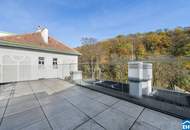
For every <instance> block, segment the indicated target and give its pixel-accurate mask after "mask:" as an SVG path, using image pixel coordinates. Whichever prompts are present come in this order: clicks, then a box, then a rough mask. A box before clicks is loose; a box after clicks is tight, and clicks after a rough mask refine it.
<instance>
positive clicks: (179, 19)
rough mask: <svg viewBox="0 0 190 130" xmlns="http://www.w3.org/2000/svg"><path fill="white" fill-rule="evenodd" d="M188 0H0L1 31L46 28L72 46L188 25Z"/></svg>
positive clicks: (189, 17) (17, 32)
mask: <svg viewBox="0 0 190 130" xmlns="http://www.w3.org/2000/svg"><path fill="white" fill-rule="evenodd" d="M189 5H190V0H0V31H4V32H12V33H16V34H20V33H30V32H34V31H36V28H37V26H39V25H40V26H42V27H46V28H48V30H49V35H51V36H53V37H54V38H56V39H58V40H60V41H63V42H65V43H66V44H67V45H70V46H71V47H78V46H80V45H81V38H82V37H94V38H96V39H98V40H99V41H100V40H105V39H108V38H112V37H115V36H117V35H127V34H131V33H137V32H149V31H155V30H158V29H165V28H168V29H172V28H175V27H177V26H182V27H187V26H190V7H189Z"/></svg>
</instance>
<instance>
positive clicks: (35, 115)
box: [0, 108, 45, 130]
mask: <svg viewBox="0 0 190 130" xmlns="http://www.w3.org/2000/svg"><path fill="white" fill-rule="evenodd" d="M44 119H45V116H44V115H43V112H42V111H41V109H40V108H33V109H30V110H27V111H24V112H21V113H17V114H14V115H11V116H8V117H5V118H4V119H3V122H2V124H1V127H0V129H1V130H20V129H22V128H24V127H27V126H29V125H31V124H33V123H36V122H38V121H40V120H44Z"/></svg>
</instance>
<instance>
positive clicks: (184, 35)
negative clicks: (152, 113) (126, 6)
mask: <svg viewBox="0 0 190 130" xmlns="http://www.w3.org/2000/svg"><path fill="white" fill-rule="evenodd" d="M77 50H78V51H80V53H82V56H81V57H80V59H79V63H83V64H84V63H85V64H94V67H93V66H92V65H91V66H88V67H86V69H87V70H88V68H89V69H90V70H91V71H92V72H91V73H93V72H94V73H96V71H97V70H96V68H101V71H104V77H106V79H110V80H119V79H118V78H120V79H121V77H122V78H123V79H122V82H126V81H127V76H126V74H127V72H126V71H127V69H125V70H124V71H125V72H126V73H125V74H124V75H125V76H118V74H117V73H118V70H119V68H118V66H117V65H118V64H126V63H127V62H128V61H129V60H132V59H133V60H148V59H153V61H154V59H156V58H158V59H159V58H160V57H167V58H168V57H175V60H171V61H172V62H171V61H169V60H168V59H167V58H166V59H165V61H164V60H163V61H164V62H163V61H161V60H160V61H159V60H158V61H157V62H154V63H153V64H154V82H153V84H154V85H155V86H159V87H162V86H166V87H167V88H174V87H175V86H177V87H180V88H184V89H186V90H190V88H189V86H190V71H189V70H190V61H189V60H182V58H181V57H190V29H189V28H175V29H173V30H166V29H165V30H158V31H155V32H148V33H137V34H131V35H127V36H125V35H119V36H117V37H115V38H110V39H108V40H104V41H98V42H96V39H94V38H86V39H83V40H82V46H81V47H78V48H77ZM169 59H170V58H169ZM167 61H168V62H167ZM102 65H104V67H102ZM105 65H109V66H110V65H112V68H110V67H108V66H107V67H105ZM115 68H117V69H116V70H115ZM123 68H126V66H125V67H123ZM83 69H84V68H83ZM113 70H114V71H113ZM85 71H86V70H85ZM98 71H99V70H98ZM107 71H109V75H111V76H108V73H106V72H107ZM110 72H111V74H110ZM95 77H96V78H98V77H97V76H95ZM161 77H162V78H161Z"/></svg>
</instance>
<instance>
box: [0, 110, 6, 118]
mask: <svg viewBox="0 0 190 130" xmlns="http://www.w3.org/2000/svg"><path fill="white" fill-rule="evenodd" d="M4 111H5V108H4V107H2V108H0V120H1V118H3V113H4Z"/></svg>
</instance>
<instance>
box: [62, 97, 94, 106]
mask: <svg viewBox="0 0 190 130" xmlns="http://www.w3.org/2000/svg"><path fill="white" fill-rule="evenodd" d="M66 99H67V100H68V101H69V102H71V103H72V104H74V105H78V104H81V103H87V102H92V101H93V100H92V99H91V98H89V97H86V96H84V95H77V96H72V97H69V98H66Z"/></svg>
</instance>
